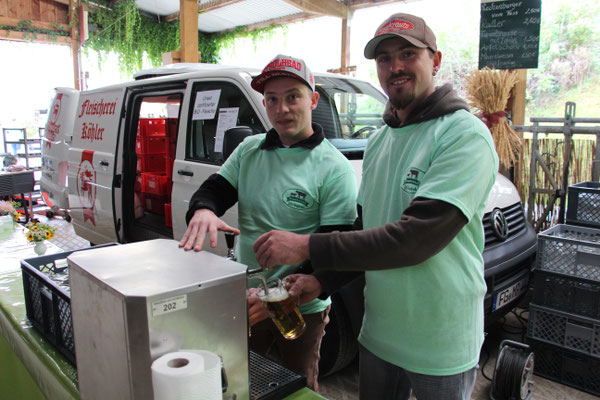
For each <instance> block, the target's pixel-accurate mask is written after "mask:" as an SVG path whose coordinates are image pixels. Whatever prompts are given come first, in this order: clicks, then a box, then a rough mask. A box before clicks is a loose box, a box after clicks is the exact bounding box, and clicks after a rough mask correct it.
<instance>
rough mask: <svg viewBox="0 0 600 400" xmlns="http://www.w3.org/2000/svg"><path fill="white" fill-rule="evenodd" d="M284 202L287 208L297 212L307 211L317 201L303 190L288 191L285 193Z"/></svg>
mask: <svg viewBox="0 0 600 400" xmlns="http://www.w3.org/2000/svg"><path fill="white" fill-rule="evenodd" d="M282 200H283V202H284V203H285V205H286V206H288V207H290V208H293V209H295V210H307V209H309V208H311V207H312V206H313V205H314V204H315V201H314V200H313V198H312V197H310V195H308V194H307V193H306V192H305V191H304V190H302V189H288V190H286V191H285V192H283V196H282Z"/></svg>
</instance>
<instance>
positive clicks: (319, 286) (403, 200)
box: [254, 14, 498, 400]
mask: <svg viewBox="0 0 600 400" xmlns="http://www.w3.org/2000/svg"><path fill="white" fill-rule="evenodd" d="M365 57H366V58H369V59H375V63H376V67H377V75H378V78H379V82H380V83H381V87H382V88H383V90H384V91H385V92H386V93H387V95H388V97H389V101H388V104H387V106H386V110H385V112H384V115H383V119H384V121H385V122H386V125H387V126H384V127H382V129H381V130H380V131H378V132H376V133H374V134H373V135H372V136H371V137H370V138H369V143H368V146H367V149H366V152H365V156H364V162H363V177H362V183H361V187H360V190H359V195H358V205H359V218H358V219H357V222H356V223H355V225H356V226H358V227H362V229H363V230H359V231H354V232H338V233H324V234H321V233H317V234H311V235H297V234H293V233H289V232H282V231H271V232H269V233H267V234H265V235H262V236H261V237H260V238H259V239H258V240H257V241H256V243H255V244H254V250H255V252H256V258H257V260H258V262H259V263H260V265H261V266H262V267H263V268H272V267H274V266H276V265H279V264H285V263H293V262H300V261H302V260H304V259H310V260H311V261H312V265H313V269H314V270H315V273H314V274H313V275H308V276H307V275H295V276H293V277H292V279H293V280H295V284H294V286H293V287H292V288H290V293H291V294H292V295H295V294H298V295H300V296H301V302H302V301H305V300H309V299H312V298H315V297H317V296H323V295H328V294H331V293H332V292H333V291H335V290H336V289H338V288H340V287H341V285H343V284H344V283H345V282H347V280H348V279H351V278H352V277H355V276H356V275H357V274H360V273H361V272H359V271H364V274H365V281H366V284H365V290H364V294H365V314H364V319H363V325H362V328H361V332H360V336H359V342H360V344H361V346H360V370H359V373H360V398H361V399H362V400H372V399H409V397H410V395H411V391H412V392H414V394H415V395H416V397H417V398H418V399H419V400H441V399H442V400H467V399H469V398H470V394H471V392H472V390H473V386H474V383H475V378H476V376H477V373H476V370H477V363H478V360H479V352H480V349H481V345H482V343H483V315H484V312H483V298H484V295H485V292H486V285H485V281H484V277H483V257H482V251H483V245H484V240H485V238H484V233H483V226H482V217H483V213H484V210H485V205H486V202H487V199H488V196H489V193H490V190H491V188H492V186H493V184H494V181H495V177H496V173H497V171H498V157H497V155H496V152H495V148H494V143H493V140H492V137H491V134H490V132H489V131H488V129H487V128H486V127H485V125H484V124H483V123H482V122H481V121H479V120H478V119H477V118H476V117H475V116H473V115H472V114H471V113H469V111H468V107H467V104H466V103H465V102H464V101H463V100H462V99H460V98H459V97H458V96H457V95H456V93H455V92H454V91H453V90H452V88H451V86H450V85H443V86H441V87H437V88H436V87H435V86H434V77H435V75H436V74H437V71H438V70H439V68H440V66H441V60H442V53H441V52H439V51H438V49H437V44H436V39H435V35H434V34H433V32H432V31H431V29H429V27H428V26H427V24H426V23H425V21H423V20H422V19H421V18H419V17H416V16H413V15H409V14H394V15H392V16H391V17H389V18H388V19H387V20H386V21H384V22H383V23H382V24H381V25H380V26H379V28H378V29H377V31H376V33H375V36H374V37H373V39H371V40H370V41H369V42H368V43H367V45H366V47H365ZM335 271H344V272H335Z"/></svg>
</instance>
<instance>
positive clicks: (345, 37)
mask: <svg viewBox="0 0 600 400" xmlns="http://www.w3.org/2000/svg"><path fill="white" fill-rule="evenodd" d="M346 11H347V14H346V18H344V19H342V64H341V65H342V68H341V73H342V74H343V75H349V74H348V72H349V71H348V66H349V65H350V25H351V21H352V14H353V12H352V11H351V10H350V7H348V6H346Z"/></svg>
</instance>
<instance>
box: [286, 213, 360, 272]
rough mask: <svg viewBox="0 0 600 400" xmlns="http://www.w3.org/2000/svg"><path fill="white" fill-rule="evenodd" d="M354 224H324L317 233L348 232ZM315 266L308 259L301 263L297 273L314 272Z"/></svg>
mask: <svg viewBox="0 0 600 400" xmlns="http://www.w3.org/2000/svg"><path fill="white" fill-rule="evenodd" d="M352 227H353V225H323V226H320V227H319V229H317V231H316V232H315V233H329V232H336V231H337V232H346V231H349V230H352ZM313 272H314V271H313V268H312V263H311V262H310V260H306V261H304V262H302V263H301V264H300V266H299V267H298V270H297V271H296V273H297V274H312V273H313Z"/></svg>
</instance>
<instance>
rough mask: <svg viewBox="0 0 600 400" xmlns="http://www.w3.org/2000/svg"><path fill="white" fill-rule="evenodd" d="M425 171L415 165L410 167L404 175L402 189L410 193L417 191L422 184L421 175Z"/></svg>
mask: <svg viewBox="0 0 600 400" xmlns="http://www.w3.org/2000/svg"><path fill="white" fill-rule="evenodd" d="M424 173H425V171H423V170H421V169H418V168H414V167H411V168H409V169H408V172H407V173H406V176H405V177H404V182H402V190H404V191H405V192H406V193H410V194H415V193H417V189H418V188H419V186H420V185H421V177H422V176H423V174H424Z"/></svg>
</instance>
